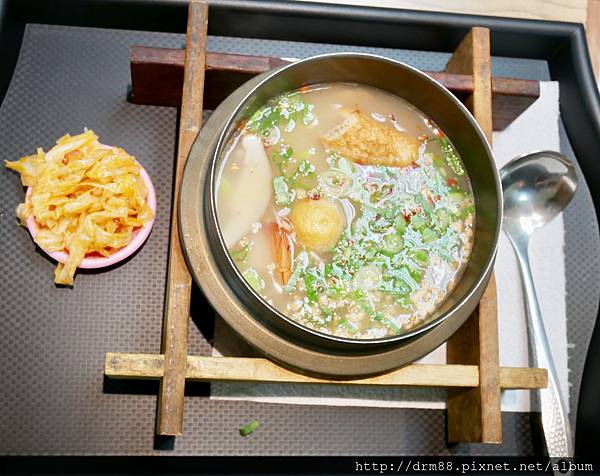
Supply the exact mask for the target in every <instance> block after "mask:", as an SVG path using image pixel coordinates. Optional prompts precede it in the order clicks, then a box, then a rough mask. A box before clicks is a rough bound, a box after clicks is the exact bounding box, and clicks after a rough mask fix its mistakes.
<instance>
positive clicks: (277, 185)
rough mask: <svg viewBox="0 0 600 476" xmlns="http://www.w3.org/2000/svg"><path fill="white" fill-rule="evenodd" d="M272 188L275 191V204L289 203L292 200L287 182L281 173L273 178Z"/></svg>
mask: <svg viewBox="0 0 600 476" xmlns="http://www.w3.org/2000/svg"><path fill="white" fill-rule="evenodd" d="M273 189H274V191H275V203H276V204H277V205H289V204H290V203H291V202H292V196H291V193H290V189H289V187H288V184H287V182H286V181H285V178H284V177H282V176H281V175H280V176H278V177H275V178H274V179H273Z"/></svg>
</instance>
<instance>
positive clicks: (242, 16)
mask: <svg viewBox="0 0 600 476" xmlns="http://www.w3.org/2000/svg"><path fill="white" fill-rule="evenodd" d="M210 16H211V18H210V22H209V33H210V34H212V35H226V36H239V37H254V38H265V39H279V40H290V41H312V42H322V43H346V44H356V45H370V46H385V47H388V48H402V49H414V50H429V51H441V52H451V51H453V50H454V48H455V47H456V46H457V44H458V43H459V42H460V40H461V39H462V37H463V36H464V34H465V33H466V32H467V31H468V29H469V28H470V27H471V26H475V25H477V26H483V27H488V28H490V30H491V48H492V50H491V53H492V55H496V56H510V57H517V58H532V59H541V60H546V61H547V62H548V64H549V67H550V73H551V77H552V79H553V80H556V81H559V82H560V85H561V88H560V110H561V116H562V118H563V121H564V123H565V128H566V131H567V135H568V137H569V140H570V142H571V144H572V146H573V149H574V152H575V155H576V156H577V160H578V162H579V164H580V166H581V169H582V171H583V173H584V176H585V178H586V180H587V182H588V185H589V186H590V187H589V188H590V191H591V193H592V199H593V202H594V206H595V209H596V217H597V218H598V217H599V211H600V185H597V184H596V183H595V181H596V180H597V178H598V177H600V159H598V157H597V156H598V151H600V94H599V91H598V87H597V85H596V82H595V79H594V75H593V71H592V66H591V61H590V55H589V51H588V47H587V42H586V39H585V30H584V27H583V25H581V24H576V23H565V22H549V21H534V20H520V19H509V18H499V17H486V16H476V15H458V14H447V13H436V12H420V11H412V10H396V9H383V8H371V7H355V6H341V5H331V4H327V5H325V4H316V3H299V2H289V1H278V2H271V1H263V0H259V1H252V0H242V1H236V0H211V2H210ZM186 17H187V1H185V0H54V1H52V2H48V1H45V0H0V64H1V65H2V68H1V69H0V100H2V99H3V98H4V95H5V94H6V91H7V89H8V86H9V83H10V80H11V77H12V73H13V71H14V67H15V65H16V62H17V59H18V55H19V49H20V45H21V41H22V38H23V33H24V29H25V25H26V24H27V23H46V24H59V25H70V26H85V27H99V28H119V29H133V30H150V31H163V32H176V33H183V32H185V25H186ZM364 23H368V24H369V25H370V26H371V27H370V28H360V26H361V25H362V24H364ZM595 284H596V283H594V284H593V285H595ZM590 348H591V349H600V326H599V325H598V319H596V326H595V329H594V333H593V337H592V340H591V343H590ZM595 375H600V353H598V352H588V356H587V361H586V367H585V370H584V374H583V379H582V386H581V391H580V398H579V405H578V415H577V435H576V436H577V438H576V441H577V448H576V454H578V455H580V456H583V455H590V456H591V455H594V450H596V449H597V448H598V447H600V431H598V428H600V407H599V406H598V405H597V402H598V401H600V386H598V385H594V383H593V378H594V376H595Z"/></svg>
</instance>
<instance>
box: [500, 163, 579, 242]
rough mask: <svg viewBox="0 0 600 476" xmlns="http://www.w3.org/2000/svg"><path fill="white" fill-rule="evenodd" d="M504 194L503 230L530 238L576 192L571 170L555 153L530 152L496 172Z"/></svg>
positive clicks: (573, 171) (574, 176)
mask: <svg viewBox="0 0 600 476" xmlns="http://www.w3.org/2000/svg"><path fill="white" fill-rule="evenodd" d="M500 179H501V180H502V190H503V192H504V224H503V226H504V230H505V231H506V232H507V233H508V234H509V235H513V236H514V235H515V234H516V233H524V234H526V235H531V233H532V232H533V231H534V230H536V229H537V228H540V227H542V226H543V225H545V224H546V223H548V222H549V221H550V220H552V219H553V218H554V217H555V216H556V215H558V213H560V211H562V210H563V209H564V208H566V206H567V205H568V204H569V202H570V201H571V199H572V198H573V195H574V194H575V190H576V189H577V174H576V172H575V167H573V165H572V164H571V163H570V162H569V161H568V160H567V159H566V158H565V157H564V156H563V155H562V154H559V153H558V152H553V151H540V152H533V153H531V154H527V155H524V156H521V157H517V158H516V159H514V160H512V161H511V162H509V163H508V164H506V165H505V166H504V167H502V170H501V171H500Z"/></svg>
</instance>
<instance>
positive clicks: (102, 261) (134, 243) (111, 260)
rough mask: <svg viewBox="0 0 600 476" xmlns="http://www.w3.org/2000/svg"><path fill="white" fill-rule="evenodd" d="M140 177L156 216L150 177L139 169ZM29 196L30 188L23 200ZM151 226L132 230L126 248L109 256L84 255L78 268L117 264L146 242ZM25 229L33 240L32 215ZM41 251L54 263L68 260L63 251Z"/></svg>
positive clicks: (35, 229)
mask: <svg viewBox="0 0 600 476" xmlns="http://www.w3.org/2000/svg"><path fill="white" fill-rule="evenodd" d="M140 167H141V165H140ZM140 176H141V177H142V180H143V181H144V184H145V185H146V188H147V189H148V197H147V199H146V200H147V202H148V205H149V206H150V208H151V209H152V211H153V212H154V213H155V214H156V192H155V190H154V185H152V180H150V176H149V175H148V173H147V172H146V170H144V168H143V167H141V170H140ZM30 195H31V187H29V188H27V194H26V195H25V200H27V199H28V198H29V196H30ZM152 225H154V218H153V219H152V220H150V221H149V222H148V223H146V224H145V225H144V226H142V227H140V228H137V229H135V230H133V239H132V240H131V242H130V243H129V244H128V245H127V246H125V247H123V248H121V249H119V250H117V251H115V252H114V253H113V254H112V255H110V256H102V255H101V254H98V253H89V254H87V255H85V258H83V261H82V262H81V263H80V264H79V266H78V267H79V268H86V269H95V268H105V267H106V266H111V265H113V264H115V263H118V262H119V261H122V260H124V259H125V258H127V257H129V256H131V255H132V254H133V253H134V252H135V251H136V250H137V249H138V248H139V247H140V246H142V244H143V243H144V241H146V239H147V238H148V235H150V231H151V230H152ZM27 228H28V229H29V233H30V234H31V237H32V238H35V235H37V232H38V225H37V223H36V221H35V218H34V217H33V213H32V214H31V215H30V217H29V218H28V219H27ZM40 248H41V246H40ZM42 250H43V251H44V253H46V254H47V255H48V256H50V257H51V258H53V259H55V260H56V261H59V262H61V263H65V262H66V261H67V259H68V258H69V253H65V252H64V251H54V252H50V251H46V250H44V248H42Z"/></svg>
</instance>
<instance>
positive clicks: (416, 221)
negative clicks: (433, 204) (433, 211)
mask: <svg viewBox="0 0 600 476" xmlns="http://www.w3.org/2000/svg"><path fill="white" fill-rule="evenodd" d="M410 224H411V226H412V227H413V228H414V229H415V230H421V228H423V227H424V226H425V225H426V224H427V223H426V222H425V220H424V219H423V217H422V216H421V215H414V216H413V217H412V218H411V219H410Z"/></svg>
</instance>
